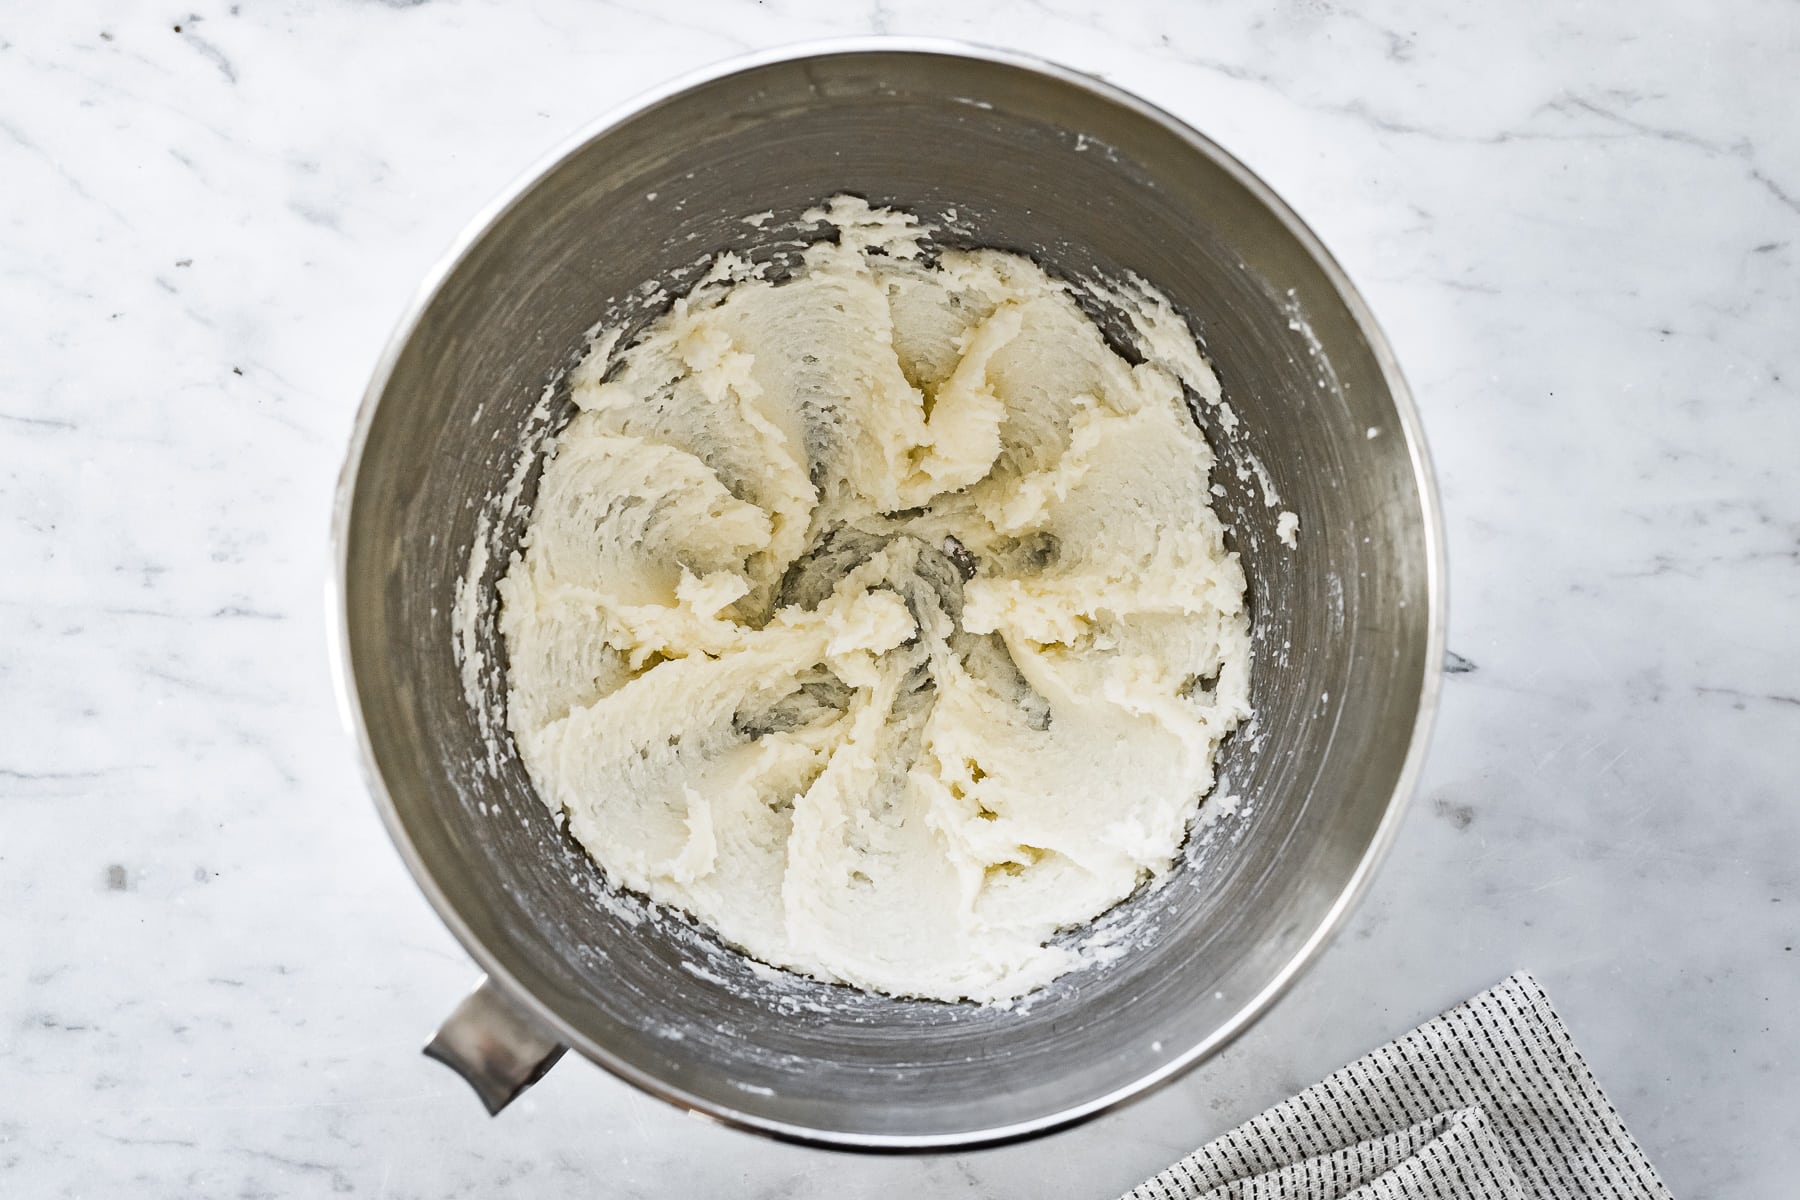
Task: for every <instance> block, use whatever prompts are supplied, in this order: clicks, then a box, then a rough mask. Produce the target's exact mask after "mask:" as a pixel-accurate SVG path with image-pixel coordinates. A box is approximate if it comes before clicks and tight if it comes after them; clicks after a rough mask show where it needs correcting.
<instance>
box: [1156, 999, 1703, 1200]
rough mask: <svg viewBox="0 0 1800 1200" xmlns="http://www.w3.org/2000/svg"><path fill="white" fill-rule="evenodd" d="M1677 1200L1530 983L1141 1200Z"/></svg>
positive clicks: (1319, 1088)
mask: <svg viewBox="0 0 1800 1200" xmlns="http://www.w3.org/2000/svg"><path fill="white" fill-rule="evenodd" d="M1450 1197H1455V1198H1456V1200H1552V1198H1554V1200H1566V1198H1569V1197H1582V1198H1584V1200H1669V1191H1668V1189H1667V1188H1665V1187H1664V1186H1663V1183H1662V1180H1660V1179H1658V1178H1657V1175H1656V1171H1655V1169H1654V1168H1652V1167H1651V1166H1650V1162H1649V1160H1648V1159H1646V1158H1645V1157H1644V1152H1643V1151H1642V1150H1640V1149H1638V1145H1637V1143H1636V1142H1634V1141H1633V1140H1632V1138H1631V1134H1630V1133H1629V1132H1627V1130H1626V1128H1625V1123H1624V1122H1623V1121H1622V1120H1620V1119H1619V1114H1618V1113H1617V1112H1616V1111H1614V1109H1613V1106H1612V1104H1611V1103H1609V1102H1608V1101H1607V1099H1606V1096H1605V1094H1604V1093H1602V1092H1601V1091H1600V1085H1599V1084H1597V1083H1595V1082H1594V1076H1593V1074H1592V1072H1590V1071H1589V1070H1588V1067H1587V1064H1586V1063H1585V1062H1583V1061H1582V1058H1581V1055H1580V1054H1579V1053H1578V1052H1577V1051H1576V1049H1575V1043H1574V1042H1573V1041H1572V1040H1571V1039H1570V1037H1569V1031H1568V1029H1567V1028H1565V1027H1564V1026H1563V1023H1562V1019H1561V1018H1560V1017H1558V1016H1557V1015H1556V1010H1555V1009H1553V1008H1551V1007H1550V998H1549V997H1548V996H1546V995H1545V994H1544V989H1543V988H1541V987H1539V986H1538V983H1537V980H1535V979H1533V978H1532V977H1531V976H1530V975H1526V974H1518V975H1514V976H1512V977H1510V978H1508V979H1506V980H1504V981H1503V982H1501V983H1500V984H1499V986H1497V987H1495V988H1494V989H1493V990H1491V991H1488V992H1484V993H1482V994H1481V995H1479V996H1477V997H1475V998H1474V999H1473V1000H1470V1001H1468V1002H1466V1003H1463V1004H1459V1005H1457V1006H1456V1007H1455V1008H1453V1009H1451V1010H1450V1011H1449V1012H1447V1013H1445V1014H1444V1015H1442V1016H1440V1017H1437V1018H1435V1019H1433V1020H1430V1021H1427V1022H1426V1023H1425V1024H1423V1025H1421V1026H1420V1027H1419V1028H1417V1029H1415V1030H1413V1031H1412V1032H1411V1033H1409V1034H1407V1035H1406V1036H1405V1037H1402V1038H1400V1039H1399V1040H1398V1041H1394V1042H1390V1043H1388V1044H1387V1045H1385V1046H1383V1047H1382V1048H1381V1049H1379V1050H1377V1051H1375V1052H1374V1053H1373V1054H1370V1055H1368V1056H1366V1057H1364V1058H1360V1059H1358V1060H1357V1061H1355V1062H1353V1063H1351V1064H1350V1065H1349V1066H1347V1067H1345V1068H1344V1069H1343V1070H1341V1071H1338V1072H1337V1073H1336V1074H1334V1075H1332V1076H1330V1077H1329V1078H1327V1079H1325V1080H1323V1081H1322V1082H1320V1083H1316V1084H1314V1085H1313V1086H1312V1087H1309V1088H1307V1089H1306V1090H1305V1091H1303V1092H1301V1093H1300V1094H1299V1095H1298V1096H1295V1097H1294V1098H1293V1099H1291V1100H1288V1101H1287V1102H1285V1103H1283V1104H1278V1105H1276V1106H1275V1107H1274V1108H1271V1109H1269V1110H1268V1111H1267V1112H1265V1113H1263V1114H1262V1115H1261V1116H1259V1117H1256V1118H1254V1119H1252V1120H1250V1121H1249V1122H1247V1123H1245V1124H1243V1125H1240V1126H1238V1127H1237V1128H1236V1129H1234V1130H1232V1131H1231V1132H1230V1133H1228V1134H1226V1135H1225V1136H1224V1137H1221V1138H1219V1139H1218V1140H1217V1141H1214V1142H1211V1143H1209V1144H1207V1145H1205V1146H1202V1147H1201V1148H1200V1149H1199V1150H1196V1151H1195V1152H1194V1153H1193V1154H1190V1155H1189V1156H1188V1157H1186V1158H1184V1159H1182V1160H1181V1161H1180V1162H1178V1163H1176V1164H1175V1165H1174V1166H1172V1167H1170V1168H1169V1169H1168V1170H1166V1171H1164V1172H1163V1173H1162V1174H1160V1175H1158V1176H1156V1177H1155V1178H1153V1179H1150V1180H1147V1181H1146V1182H1145V1183H1144V1184H1143V1185H1142V1186H1140V1187H1138V1188H1137V1190H1135V1191H1133V1192H1131V1193H1130V1194H1129V1195H1128V1196H1127V1197H1125V1200H1449V1198H1450Z"/></svg>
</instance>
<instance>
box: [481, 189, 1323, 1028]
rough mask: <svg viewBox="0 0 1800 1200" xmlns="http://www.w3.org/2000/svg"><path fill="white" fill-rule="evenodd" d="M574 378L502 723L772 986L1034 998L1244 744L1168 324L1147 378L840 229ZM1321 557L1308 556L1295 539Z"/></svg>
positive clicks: (512, 639) (983, 285) (1162, 855)
mask: <svg viewBox="0 0 1800 1200" xmlns="http://www.w3.org/2000/svg"><path fill="white" fill-rule="evenodd" d="M812 215H813V216H814V217H815V218H816V219H823V220H829V221H830V222H831V223H832V224H833V225H835V226H836V227H837V233H838V237H837V240H836V241H835V242H819V243H818V244H815V245H813V246H811V247H810V248H809V249H808V250H807V251H806V252H805V257H804V263H803V265H802V267H801V268H800V269H799V270H798V271H797V272H796V274H795V275H794V276H793V277H791V278H789V279H787V280H784V281H782V282H780V283H770V282H768V281H766V280H764V279H762V278H759V277H757V275H756V273H755V272H754V271H752V270H750V269H748V268H745V267H744V266H743V265H742V264H741V263H738V262H737V261H736V260H735V259H731V258H729V257H727V258H725V259H722V260H721V261H720V262H719V263H718V264H716V266H715V269H714V271H713V272H712V273H711V274H710V275H709V276H708V278H707V279H706V280H705V281H703V282H702V284H701V285H700V286H699V287H698V288H696V289H695V291H694V292H693V293H692V294H690V295H689V296H688V297H686V298H685V299H682V300H678V301H676V302H675V304H674V307H673V309H672V310H671V311H670V312H669V313H668V314H667V315H666V316H665V317H663V318H662V319H661V320H660V321H658V322H657V323H655V324H654V325H652V326H651V327H650V329H649V330H648V331H647V332H646V333H645V334H644V335H643V336H642V337H641V338H639V339H638V341H637V342H636V343H634V344H632V345H631V346H629V347H626V348H624V349H622V350H617V349H615V348H614V347H612V346H611V345H610V344H609V345H607V346H606V347H604V348H603V349H601V350H599V351H597V352H596V353H595V354H594V355H592V356H590V358H589V360H588V361H587V362H586V363H584V365H583V367H582V368H581V369H580V370H578V372H577V374H576V379H575V387H574V397H575V402H576V405H577V406H578V409H579V411H578V414H577V415H576V417H575V418H574V420H573V421H572V423H571V424H570V425H569V426H568V428H567V429H566V430H565V431H564V432H563V433H562V434H561V435H560V436H559V437H558V438H557V439H556V444H555V448H554V452H553V455H552V457H551V458H550V460H549V462H548V464H547V466H546V468H545V471H544V475H543V480H542V484H541V487H540V490H539V494H538V499H537V502H536V506H535V510H534V514H533V517H532V522H531V525H530V528H529V530H528V533H527V535H526V539H525V542H524V548H523V553H522V554H521V555H520V556H519V557H517V558H516V559H515V560H514V562H513V563H512V565H511V568H510V570H509V571H508V572H507V574H506V577H505V578H504V580H502V582H501V584H500V591H501V597H502V611H501V630H502V632H503V634H504V636H505V638H506V645H507V651H508V656H509V660H510V670H509V676H508V684H509V687H510V692H509V704H508V721H509V724H510V727H511V729H512V732H513V734H514V736H515V738H516V741H517V744H518V746H519V750H520V753H521V754H522V756H523V758H524V761H525V765H526V767H527V769H528V770H529V771H530V774H531V777H532V779H533V781H534V782H535V784H536V786H537V789H538V791H539V793H540V795H541V796H542V797H543V799H544V801H545V802H546V803H547V804H549V805H550V807H551V808H552V809H553V810H555V811H557V812H559V813H562V814H566V817H567V820H568V823H569V827H570V829H571V830H572V831H573V833H574V835H575V836H576V837H577V838H579V839H580V840H581V842H582V843H583V844H584V845H585V846H586V847H587V849H588V850H589V852H590V853H592V855H593V856H594V858H595V859H596V860H597V861H598V862H599V863H600V865H601V866H602V868H603V869H604V870H605V871H606V873H607V874H608V875H609V877H610V878H611V879H612V880H613V881H614V882H616V883H617V884H620V885H622V886H624V887H628V888H633V889H637V890H640V891H643V892H645V893H647V894H648V895H650V896H651V897H652V898H654V899H656V900H658V901H662V902H664V903H667V904H670V905H673V906H676V907H678V908H681V909H684V910H686V911H687V912H689V913H691V914H693V915H694V916H695V917H697V918H698V919H700V920H701V921H703V922H705V923H706V924H708V925H710V926H711V927H712V928H714V929H715V930H716V931H717V932H718V933H719V935H720V936H721V937H723V938H724V939H726V940H727V941H729V942H731V943H733V944H735V945H737V946H739V947H740V948H742V949H743V950H745V951H746V952H747V953H749V954H750V955H751V956H753V957H754V958H756V959H759V960H761V961H763V962H766V963H771V964H775V965H777V966H781V967H786V968H790V969H793V970H797V971H801V972H805V973H808V974H811V975H814V976H816V977H818V978H821V979H826V980H837V981H842V982H845V983H849V984H852V985H855V986H858V987H862V988H867V989H871V990H874V991H880V992H886V993H889V994H893V995H901V996H918V997H930V998H938V999H944V1000H955V999H962V998H969V999H975V1000H983V1001H998V1000H1006V999H1008V998H1011V997H1015V996H1018V995H1021V994H1023V993H1025V992H1028V991H1031V990H1032V989H1035V988H1037V987H1039V986H1041V985H1042V984H1044V983H1045V982H1047V981H1049V980H1050V979H1052V978H1054V977H1055V976H1056V975H1058V974H1059V973H1061V972H1062V971H1064V970H1067V969H1068V968H1069V967H1070V966H1072V965H1074V963H1075V962H1076V956H1075V954H1074V953H1073V952H1072V951H1070V950H1069V949H1067V948H1065V947H1062V946H1056V945H1051V944H1049V942H1050V940H1051V939H1052V938H1053V936H1054V935H1055V934H1056V933H1057V931H1058V930H1061V929H1064V928H1068V927H1071V926H1076V925H1080V924H1083V923H1085V922H1088V921H1090V920H1092V919H1093V918H1094V917H1096V916H1098V915H1099V914H1100V913H1102V912H1104V911H1106V910H1107V909H1108V908H1110V907H1112V906H1113V905H1115V904H1117V903H1118V902H1119V901H1120V900H1122V899H1124V898H1125V897H1126V896H1127V895H1128V894H1130V893H1131V892H1132V891H1133V890H1134V889H1135V888H1136V887H1137V886H1138V884H1139V883H1141V882H1142V881H1143V880H1144V879H1146V878H1148V877H1152V876H1155V875H1158V874H1161V873H1162V872H1164V871H1166V870H1167V869H1168V868H1169V866H1170V864H1171V862H1172V860H1173V858H1174V856H1175V854H1176V852H1177V850H1178V849H1179V847H1180V846H1181V843H1182V840H1183V838H1184V836H1185V833H1186V831H1187V828H1188V825H1189V822H1190V821H1191V819H1192V818H1193V817H1194V815H1195V812H1196V810H1197V807H1198V805H1199V804H1200V801H1201V798H1202V797H1203V796H1204V795H1205V794H1206V792H1207V791H1208V789H1209V788H1211V786H1212V783H1213V759H1214V754H1215V752H1216V750H1217V748H1218V745H1219V742H1220V740H1221V739H1222V738H1223V737H1224V736H1225V735H1226V734H1227V733H1229V732H1230V731H1231V730H1232V729H1233V728H1234V727H1236V725H1237V724H1238V723H1239V722H1240V721H1241V720H1243V719H1244V718H1245V717H1246V716H1247V715H1248V713H1249V704H1248V700H1247V696H1248V675H1249V658H1248V645H1249V631H1248V625H1247V620H1246V616H1245V609H1244V576H1243V572H1242V570H1241V568H1240V566H1239V564H1238V560H1237V556H1236V555H1235V554H1232V553H1229V552H1227V551H1226V549H1225V545H1224V540H1223V531H1222V529H1221V526H1220V523H1219V520H1218V518H1217V517H1216V516H1215V515H1214V513H1213V511H1212V509H1211V508H1210V507H1209V501H1210V492H1209V487H1208V482H1209V481H1208V472H1209V470H1210V468H1211V466H1212V455H1211V452H1210V451H1209V449H1208V447H1207V445H1206V442H1205V440H1204V438H1203V437H1202V436H1201V433H1200V430H1199V428H1198V427H1197V426H1196V424H1195V422H1194V420H1193V418H1192V417H1191V416H1190V414H1189V412H1188V410H1187V407H1186V403H1185V401H1184V397H1183V390H1182V385H1183V383H1186V384H1187V385H1188V386H1189V387H1191V388H1193V389H1194V390H1195V391H1196V392H1197V393H1198V394H1200V395H1202V396H1203V397H1204V398H1206V399H1208V400H1210V401H1212V402H1214V403H1216V402H1217V399H1218V386H1217V383H1216V381H1215V380H1214V379H1213V378H1212V375H1211V371H1210V369H1209V368H1208V367H1207V366H1206V364H1205V362H1204V360H1203V359H1202V358H1201V357H1200V355H1199V352H1198V349H1197V348H1196V347H1195V345H1194V340H1193V337H1192V334H1191V333H1190V332H1189V330H1188V329H1187V327H1186V325H1185V323H1182V322H1181V321H1180V318H1179V317H1177V316H1175V314H1174V313H1173V311H1172V310H1171V309H1169V308H1168V306H1167V304H1166V302H1162V301H1160V297H1155V296H1154V294H1153V293H1146V295H1147V296H1148V297H1149V300H1148V302H1147V304H1146V306H1145V307H1144V308H1143V309H1142V310H1141V311H1140V312H1139V314H1138V317H1139V319H1138V320H1136V322H1135V323H1136V324H1137V327H1138V333H1139V335H1140V342H1141V343H1142V349H1143V350H1144V352H1145V356H1146V360H1147V361H1145V362H1144V363H1141V364H1138V365H1133V364H1131V363H1128V362H1127V361H1125V360H1124V359H1123V358H1121V357H1120V356H1119V355H1118V354H1116V353H1115V352H1114V351H1113V350H1112V349H1111V348H1109V347H1108V346H1107V344H1106V341H1105V340H1104V338H1103V337H1102V336H1101V334H1100V331H1099V330H1098V329H1097V328H1096V327H1095V325H1094V324H1093V323H1092V321H1090V320H1089V319H1088V318H1087V317H1086V316H1085V315H1084V314H1083V313H1082V311H1081V309H1080V308H1079V307H1078V306H1077V305H1076V304H1075V302H1074V300H1073V299H1072V297H1071V295H1070V292H1069V290H1068V288H1067V287H1066V286H1065V285H1063V284H1061V283H1059V282H1057V281H1055V280H1053V279H1051V278H1050V277H1048V276H1047V275H1045V274H1044V272H1043V271H1042V270H1040V269H1039V268H1038V267H1037V266H1036V265H1034V264H1033V263H1032V262H1030V261H1029V260H1027V259H1025V258H1021V257H1019V256H1016V255H1012V254H1006V253H1001V252H999V251H993V250H978V251H945V252H943V253H942V254H941V255H940V256H938V257H936V258H935V259H931V258H929V257H928V256H927V255H925V254H924V253H923V251H922V249H921V247H920V244H919V241H918V232H919V231H918V228H917V226H916V224H915V223H914V222H913V220H912V219H911V218H910V217H908V216H906V215H904V214H901V213H896V212H892V211H889V210H881V209H870V208H869V207H868V206H867V205H865V204H863V203H862V202H861V201H857V200H854V199H852V198H848V197H838V198H836V199H834V200H833V201H832V202H831V204H830V205H829V207H828V208H827V209H824V210H820V211H819V212H817V213H815V214H812ZM1291 532H1292V530H1291V527H1290V528H1289V530H1288V533H1289V534H1291Z"/></svg>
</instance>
